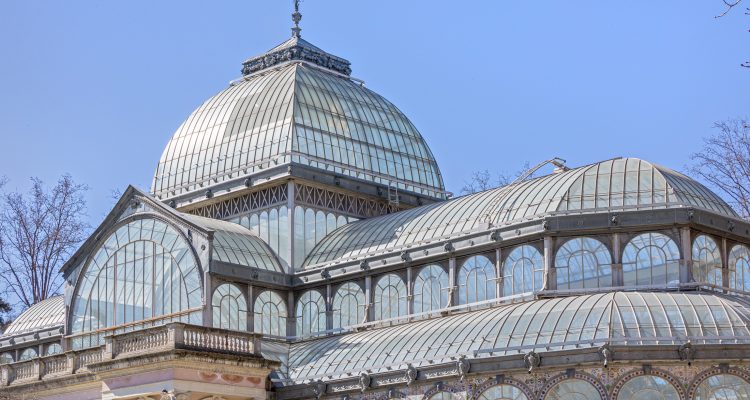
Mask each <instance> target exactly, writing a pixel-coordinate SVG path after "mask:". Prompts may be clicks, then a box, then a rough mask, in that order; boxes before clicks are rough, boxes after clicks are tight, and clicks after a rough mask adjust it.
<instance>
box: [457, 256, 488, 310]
mask: <svg viewBox="0 0 750 400" xmlns="http://www.w3.org/2000/svg"><path fill="white" fill-rule="evenodd" d="M496 283H497V282H496V280H495V266H494V265H493V264H492V261H490V259H489V258H487V257H485V256H473V257H471V258H469V259H468V260H466V261H464V264H463V265H462V266H461V270H460V271H459V272H458V304H470V303H477V302H480V301H485V300H489V299H494V298H495V285H496Z"/></svg>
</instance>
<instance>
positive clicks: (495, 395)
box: [477, 385, 529, 400]
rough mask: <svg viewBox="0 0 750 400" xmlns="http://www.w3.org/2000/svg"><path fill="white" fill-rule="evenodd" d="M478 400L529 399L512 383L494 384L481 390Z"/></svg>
mask: <svg viewBox="0 0 750 400" xmlns="http://www.w3.org/2000/svg"><path fill="white" fill-rule="evenodd" d="M477 399H478V400H529V398H528V397H526V395H525V394H523V392H522V391H521V389H519V388H517V387H515V386H513V385H495V386H491V387H490V388H488V389H487V390H485V391H484V392H482V393H481V394H480V395H479V397H477Z"/></svg>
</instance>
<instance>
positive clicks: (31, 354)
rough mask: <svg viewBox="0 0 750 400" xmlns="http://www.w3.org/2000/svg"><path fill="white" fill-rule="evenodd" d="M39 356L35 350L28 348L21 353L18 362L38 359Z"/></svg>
mask: <svg viewBox="0 0 750 400" xmlns="http://www.w3.org/2000/svg"><path fill="white" fill-rule="evenodd" d="M37 356H38V353H37V352H36V349H35V348H33V347H27V348H25V349H23V350H22V351H21V354H20V355H19V356H18V361H26V360H31V359H32V358H36V357H37Z"/></svg>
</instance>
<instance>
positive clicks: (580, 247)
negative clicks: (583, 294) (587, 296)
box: [555, 237, 612, 289]
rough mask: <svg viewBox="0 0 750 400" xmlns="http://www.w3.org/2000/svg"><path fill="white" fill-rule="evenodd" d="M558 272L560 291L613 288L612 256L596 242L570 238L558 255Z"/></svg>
mask: <svg viewBox="0 0 750 400" xmlns="http://www.w3.org/2000/svg"><path fill="white" fill-rule="evenodd" d="M555 272H556V273H557V288H558V289H589V288H599V287H608V286H612V256H610V254H609V250H607V247H606V246H604V243H602V242H600V241H598V240H596V239H592V238H588V237H582V238H575V239H570V240H568V241H567V242H565V244H563V245H562V247H560V250H558V251H557V254H556V255H555Z"/></svg>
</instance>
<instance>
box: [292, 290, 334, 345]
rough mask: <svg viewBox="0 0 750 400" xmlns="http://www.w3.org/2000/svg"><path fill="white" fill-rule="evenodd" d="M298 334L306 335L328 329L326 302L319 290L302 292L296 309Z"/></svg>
mask: <svg viewBox="0 0 750 400" xmlns="http://www.w3.org/2000/svg"><path fill="white" fill-rule="evenodd" d="M295 317H296V319H297V335H298V336H305V335H310V334H312V333H318V332H323V331H325V330H326V302H325V300H323V296H322V295H321V294H320V292H318V291H317V290H308V291H307V292H305V293H302V296H300V298H299V300H297V307H296V311H295Z"/></svg>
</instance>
